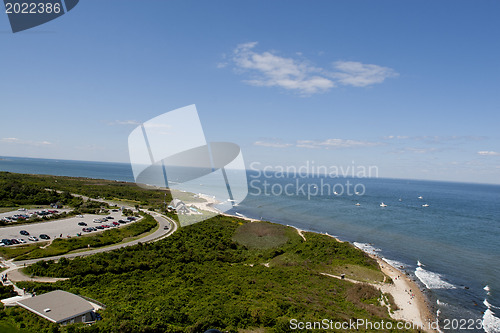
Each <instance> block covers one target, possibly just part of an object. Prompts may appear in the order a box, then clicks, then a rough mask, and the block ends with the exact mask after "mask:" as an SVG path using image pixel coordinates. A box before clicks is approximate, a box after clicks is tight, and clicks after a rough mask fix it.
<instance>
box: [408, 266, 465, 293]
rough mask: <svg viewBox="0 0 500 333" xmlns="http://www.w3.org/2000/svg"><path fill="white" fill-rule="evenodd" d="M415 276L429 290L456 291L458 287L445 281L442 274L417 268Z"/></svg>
mask: <svg viewBox="0 0 500 333" xmlns="http://www.w3.org/2000/svg"><path fill="white" fill-rule="evenodd" d="M415 276H416V277H418V279H419V280H420V281H421V282H422V283H423V284H424V285H425V286H426V287H427V288H428V289H456V286H454V285H453V284H451V283H449V282H446V281H445V280H443V276H442V275H441V274H438V273H434V272H430V271H427V270H425V269H423V268H422V267H417V269H416V270H415Z"/></svg>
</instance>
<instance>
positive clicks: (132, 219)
mask: <svg viewBox="0 0 500 333" xmlns="http://www.w3.org/2000/svg"><path fill="white" fill-rule="evenodd" d="M127 220H129V221H135V220H136V218H135V217H133V216H127Z"/></svg>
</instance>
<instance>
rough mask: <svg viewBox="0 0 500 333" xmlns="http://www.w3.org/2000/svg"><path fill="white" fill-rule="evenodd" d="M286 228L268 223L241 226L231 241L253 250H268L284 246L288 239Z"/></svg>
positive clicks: (252, 223)
mask: <svg viewBox="0 0 500 333" xmlns="http://www.w3.org/2000/svg"><path fill="white" fill-rule="evenodd" d="M286 229H287V227H285V226H282V225H279V224H272V223H269V222H251V223H245V224H242V225H241V226H240V227H239V228H238V229H237V230H236V233H235V234H234V237H233V239H234V240H235V241H236V242H238V243H239V244H241V245H244V246H246V247H248V248H253V249H269V248H273V247H278V246H280V245H283V244H285V243H286V242H287V241H288V240H289V238H288V235H287V232H286Z"/></svg>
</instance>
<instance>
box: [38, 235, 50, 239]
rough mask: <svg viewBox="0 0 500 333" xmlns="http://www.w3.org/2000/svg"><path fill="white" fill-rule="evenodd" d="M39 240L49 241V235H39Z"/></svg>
mask: <svg viewBox="0 0 500 333" xmlns="http://www.w3.org/2000/svg"><path fill="white" fill-rule="evenodd" d="M40 238H41V239H50V237H49V235H46V234H41V235H40Z"/></svg>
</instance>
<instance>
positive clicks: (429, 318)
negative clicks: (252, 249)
mask: <svg viewBox="0 0 500 333" xmlns="http://www.w3.org/2000/svg"><path fill="white" fill-rule="evenodd" d="M290 227H292V228H294V229H295V230H297V233H298V234H299V235H300V236H301V237H302V238H303V239H304V240H307V237H306V235H304V233H305V231H304V230H301V229H299V228H297V227H294V226H290ZM326 235H327V236H329V237H332V238H334V239H335V240H337V241H338V242H343V241H342V240H340V239H338V238H337V237H335V236H332V235H329V234H326ZM365 253H367V252H365ZM367 254H368V255H369V256H370V257H371V258H373V259H375V260H376V261H377V263H378V264H379V266H380V269H381V271H382V272H383V273H384V274H385V275H386V276H388V277H390V278H391V279H392V281H393V284H388V283H371V285H372V286H374V287H376V288H377V289H379V290H380V291H382V292H383V293H389V294H391V295H392V297H393V298H394V303H396V305H397V306H398V310H396V311H394V312H393V313H390V316H391V318H392V319H395V320H402V321H405V322H409V323H412V324H414V325H415V327H419V328H422V329H423V330H424V331H426V332H437V331H436V330H435V329H433V328H432V327H431V326H430V324H429V323H430V322H434V321H435V316H434V315H433V314H432V312H431V311H430V308H429V306H428V301H427V299H426V297H425V296H424V294H423V293H422V291H421V290H420V288H419V286H418V285H417V284H416V283H415V282H414V281H412V280H411V279H410V278H409V277H408V276H407V274H406V273H404V272H402V271H400V270H399V269H398V268H396V267H393V266H391V265H389V264H388V263H387V262H385V261H383V260H382V258H380V257H378V256H376V255H374V254H371V253H367ZM322 274H323V275H327V276H330V277H334V278H338V279H341V277H340V276H336V275H332V274H326V273H322ZM344 279H345V280H347V281H350V282H353V283H364V282H360V281H356V280H351V279H347V278H344Z"/></svg>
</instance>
